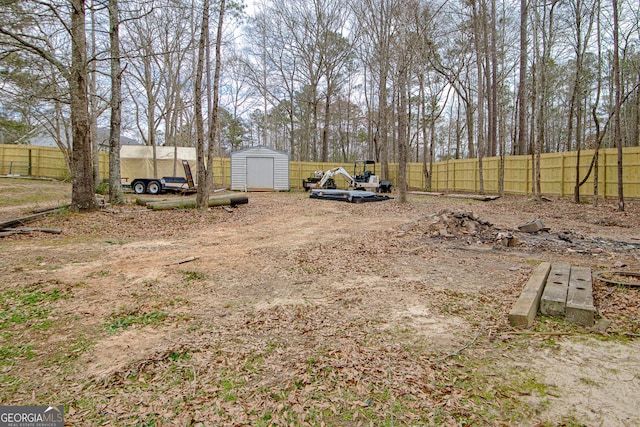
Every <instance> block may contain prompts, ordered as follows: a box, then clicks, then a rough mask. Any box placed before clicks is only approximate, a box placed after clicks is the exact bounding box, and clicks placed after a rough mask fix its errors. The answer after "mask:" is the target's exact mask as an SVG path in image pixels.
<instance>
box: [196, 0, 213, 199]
mask: <svg viewBox="0 0 640 427" xmlns="http://www.w3.org/2000/svg"><path fill="white" fill-rule="evenodd" d="M208 33H209V0H204V1H203V5H202V24H201V27H200V38H199V40H198V57H197V62H196V75H195V76H194V98H195V99H194V108H195V125H196V155H197V162H198V166H197V169H198V193H197V195H196V206H197V207H199V208H200V209H206V207H207V204H206V203H205V202H206V200H207V199H206V196H205V195H204V194H203V192H204V191H205V187H206V185H205V183H204V182H203V181H206V172H205V159H204V157H205V156H204V154H205V150H204V144H205V136H204V117H203V113H202V79H203V77H204V62H205V47H206V45H207V39H208V37H207V34H208Z"/></svg>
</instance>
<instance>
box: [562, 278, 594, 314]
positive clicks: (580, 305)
mask: <svg viewBox="0 0 640 427" xmlns="http://www.w3.org/2000/svg"><path fill="white" fill-rule="evenodd" d="M595 313H596V308H595V306H594V305H593V282H592V279H591V269H590V268H589V267H571V277H570V279H569V291H568V293H567V308H566V314H565V316H566V318H567V320H568V321H569V322H572V323H577V324H579V325H584V326H593V324H594V322H595Z"/></svg>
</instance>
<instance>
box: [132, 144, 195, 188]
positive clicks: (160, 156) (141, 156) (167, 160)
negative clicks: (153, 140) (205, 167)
mask: <svg viewBox="0 0 640 427" xmlns="http://www.w3.org/2000/svg"><path fill="white" fill-rule="evenodd" d="M176 151H177V153H176ZM182 160H187V161H188V162H189V165H190V166H191V173H192V174H193V180H194V183H196V184H197V179H196V173H197V170H196V162H197V157H196V149H195V148H194V147H177V149H176V148H175V147H156V164H157V167H158V176H154V175H153V147H150V146H148V145H136V146H133V145H123V146H122V147H120V176H121V177H122V179H123V181H124V182H125V183H130V182H131V181H133V180H134V179H135V178H162V177H164V176H178V177H183V178H186V177H185V174H184V168H183V166H182ZM174 166H175V169H174ZM174 170H175V172H174Z"/></svg>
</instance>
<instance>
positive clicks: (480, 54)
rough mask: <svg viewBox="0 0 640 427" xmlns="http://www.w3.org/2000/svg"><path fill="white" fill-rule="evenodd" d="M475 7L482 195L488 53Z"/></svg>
mask: <svg viewBox="0 0 640 427" xmlns="http://www.w3.org/2000/svg"><path fill="white" fill-rule="evenodd" d="M472 7H473V16H474V26H473V28H474V41H475V43H474V44H475V47H476V68H477V74H478V146H477V149H478V178H479V181H480V194H484V177H483V175H484V173H483V165H482V157H483V155H484V148H485V138H484V137H485V123H484V119H485V115H484V113H485V110H484V99H485V81H486V80H485V76H484V73H483V70H482V63H483V58H484V57H485V55H486V53H487V52H486V51H485V50H484V49H483V46H484V43H483V41H482V37H483V35H482V28H483V25H482V23H481V19H483V17H481V16H480V11H479V10H478V8H477V7H476V0H473V2H472Z"/></svg>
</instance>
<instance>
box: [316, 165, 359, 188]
mask: <svg viewBox="0 0 640 427" xmlns="http://www.w3.org/2000/svg"><path fill="white" fill-rule="evenodd" d="M336 175H344V177H345V178H347V181H349V187H355V186H356V180H355V179H354V178H353V177H352V176H351V175H349V172H347V171H346V170H345V169H344V168H343V167H341V166H340V167H337V168H333V169H329V170H328V171H326V172H325V173H324V175H323V177H322V179H321V180H320V182H318V188H324V185H325V184H326V183H327V181H328V180H329V178H333V177H334V176H336Z"/></svg>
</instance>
